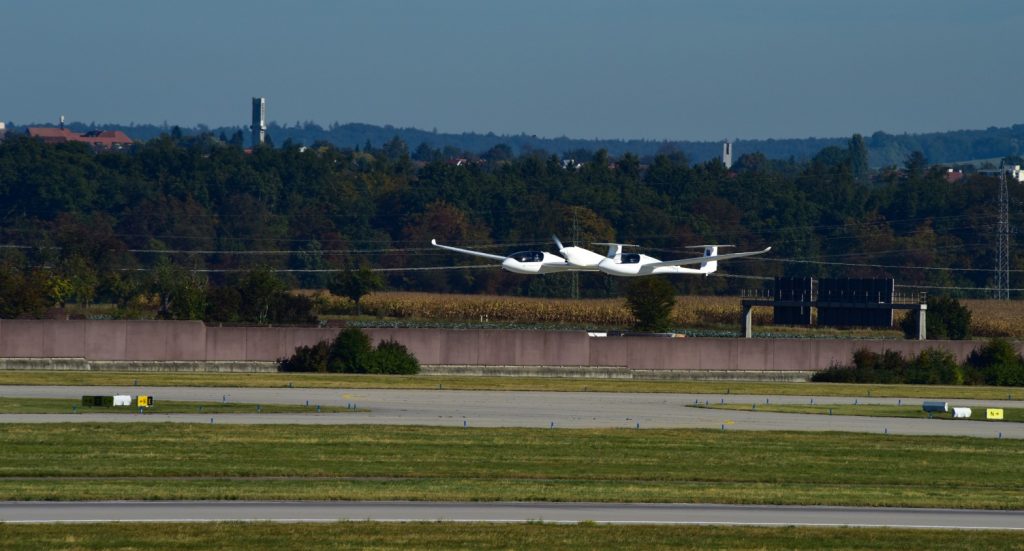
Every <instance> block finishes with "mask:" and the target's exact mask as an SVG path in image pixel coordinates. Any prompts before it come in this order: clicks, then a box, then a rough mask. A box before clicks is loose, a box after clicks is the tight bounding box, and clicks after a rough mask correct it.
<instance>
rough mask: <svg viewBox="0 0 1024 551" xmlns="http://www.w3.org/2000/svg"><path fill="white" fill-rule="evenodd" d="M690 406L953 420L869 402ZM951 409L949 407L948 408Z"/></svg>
mask: <svg viewBox="0 0 1024 551" xmlns="http://www.w3.org/2000/svg"><path fill="white" fill-rule="evenodd" d="M689 407H698V408H711V409H728V410H736V411H751V410H753V411H765V412H774V413H811V414H816V415H854V416H857V415H859V416H863V417H909V418H912V419H929V418H933V419H947V420H950V421H954V419H953V413H952V411H950V412H949V413H933V414H932V417H929V416H928V413H927V412H925V411H924V410H922V409H921V406H920V405H916V404H915V405H911V404H907V405H905V406H880V405H872V404H862V405H852V404H842V405H811V404H807V405H800V404H707V405H703V404H697V405H691V406H689ZM951 409H952V408H951ZM972 410H973V411H972V412H971V413H972V416H971V420H972V421H988V420H987V419H985V408H972ZM989 422H992V423H1021V422H1024V409H1011V408H1003V419H1002V420H1001V421H998V420H993V421H989Z"/></svg>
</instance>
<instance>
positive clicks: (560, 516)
mask: <svg viewBox="0 0 1024 551" xmlns="http://www.w3.org/2000/svg"><path fill="white" fill-rule="evenodd" d="M343 520H373V521H385V522H405V521H450V522H529V521H543V522H552V523H576V522H584V521H592V522H598V523H608V524H724V525H759V526H858V527H890V528H896V527H899V528H950V529H985V530H1024V511H986V510H972V509H968V510H955V509H907V508H891V509H889V508H867V507H794V506H764V505H704V504H646V503H637V504H628V503H627V504H620V503H542V502H536V503H535V502H504V503H503V502H482V503H452V502H403V501H398V502H380V501H369V502H362V501H361V502H345V501H341V502H323V501H319V502H308V501H304V502H274V501H270V502H267V501H250V502H236V501H228V502H225V501H213V502H210V501H192V502H189V501H174V502H167V501H163V502H150V501H144V502H131V501H114V502H110V501H104V502H49V503H47V502H0V521H2V522H16V523H55V522H73V523H84V522H113V521H117V522H123V521H128V522H217V521H273V522H335V521H343Z"/></svg>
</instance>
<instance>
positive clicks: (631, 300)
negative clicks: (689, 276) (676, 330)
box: [626, 276, 676, 332]
mask: <svg viewBox="0 0 1024 551" xmlns="http://www.w3.org/2000/svg"><path fill="white" fill-rule="evenodd" d="M626 304H627V305H628V306H629V311H630V312H631V313H632V314H633V317H634V318H636V322H635V323H634V324H633V329H635V330H637V331H654V332H660V331H667V330H668V329H669V327H670V325H669V316H670V315H671V314H672V307H673V306H675V304H676V288H675V287H673V286H672V284H671V283H669V282H668V280H666V279H665V278H664V277H661V276H650V277H639V278H635V279H633V280H632V281H630V282H629V284H628V285H627V286H626Z"/></svg>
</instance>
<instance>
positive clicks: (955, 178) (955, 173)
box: [944, 168, 964, 184]
mask: <svg viewBox="0 0 1024 551" xmlns="http://www.w3.org/2000/svg"><path fill="white" fill-rule="evenodd" d="M944 176H945V178H946V181H947V182H949V183H951V184H955V183H957V182H959V181H960V180H963V179H964V171H962V170H960V169H959V168H947V169H946V174H945V175H944Z"/></svg>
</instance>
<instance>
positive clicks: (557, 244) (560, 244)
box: [551, 234, 565, 254]
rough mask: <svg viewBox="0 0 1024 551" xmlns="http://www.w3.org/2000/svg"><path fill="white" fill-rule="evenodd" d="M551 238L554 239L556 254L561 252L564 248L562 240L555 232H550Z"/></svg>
mask: <svg viewBox="0 0 1024 551" xmlns="http://www.w3.org/2000/svg"><path fill="white" fill-rule="evenodd" d="M551 239H554V240H555V246H557V247H558V254H562V249H564V248H565V247H563V246H562V242H561V241H559V240H558V236H557V235H555V234H551Z"/></svg>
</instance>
